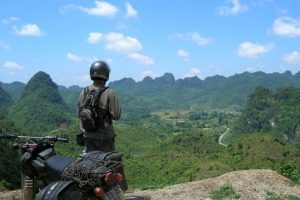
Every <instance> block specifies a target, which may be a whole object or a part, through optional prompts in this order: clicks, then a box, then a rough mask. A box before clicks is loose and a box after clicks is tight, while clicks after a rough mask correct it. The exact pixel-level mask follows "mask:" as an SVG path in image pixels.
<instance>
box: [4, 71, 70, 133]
mask: <svg viewBox="0 0 300 200" xmlns="http://www.w3.org/2000/svg"><path fill="white" fill-rule="evenodd" d="M9 117H10V118H11V119H12V120H13V121H14V122H15V124H16V126H17V127H18V128H21V129H22V130H24V131H25V132H42V131H49V130H50V129H53V128H57V127H58V126H59V124H61V123H63V122H69V121H70V118H71V117H70V110H69V108H68V106H67V105H66V103H65V102H64V101H63V99H62V98H61V96H60V95H59V93H58V90H57V85H56V84H55V83H54V82H53V81H52V79H51V78H50V76H49V75H48V74H46V73H44V72H38V73H36V74H35V75H34V76H33V77H32V78H31V79H30V80H29V82H28V83H27V85H26V88H25V90H24V93H23V94H22V96H21V98H20V100H19V101H18V102H17V103H16V104H15V105H14V106H13V107H12V108H11V109H10V113H9Z"/></svg>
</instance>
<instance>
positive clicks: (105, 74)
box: [90, 61, 110, 81]
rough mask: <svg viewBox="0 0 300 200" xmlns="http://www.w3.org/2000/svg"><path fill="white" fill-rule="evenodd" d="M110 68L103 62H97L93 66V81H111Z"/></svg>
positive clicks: (91, 73) (91, 70) (91, 72)
mask: <svg viewBox="0 0 300 200" xmlns="http://www.w3.org/2000/svg"><path fill="white" fill-rule="evenodd" d="M109 73H110V68H109V66H108V65H107V64H106V63H105V62H103V61H96V62H94V63H93V64H92V65H91V68H90V76H91V79H92V80H99V79H100V80H104V81H107V80H108V79H109Z"/></svg>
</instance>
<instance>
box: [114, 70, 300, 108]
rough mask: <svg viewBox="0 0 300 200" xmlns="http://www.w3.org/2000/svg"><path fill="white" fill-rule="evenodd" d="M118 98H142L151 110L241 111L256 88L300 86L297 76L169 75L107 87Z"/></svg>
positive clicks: (122, 81) (285, 73) (286, 74)
mask: <svg viewBox="0 0 300 200" xmlns="http://www.w3.org/2000/svg"><path fill="white" fill-rule="evenodd" d="M109 86H110V87H111V88H113V89H114V90H116V91H117V92H118V93H119V94H120V96H122V95H124V94H126V95H130V96H134V97H137V96H138V97H140V98H142V99H143V100H144V101H145V102H146V103H147V105H148V108H149V109H150V110H160V109H174V108H199V107H201V108H226V107H227V108H228V107H231V108H236V107H238V108H241V107H243V106H244V104H245V102H246V98H247V96H248V95H249V94H250V93H251V92H252V91H254V89H255V88H256V87H258V86H264V87H268V88H272V89H274V88H278V87H284V86H300V80H299V73H297V74H295V75H293V74H292V73H291V72H289V71H287V72H284V73H281V74H280V73H270V74H267V73H264V72H254V73H249V72H244V73H241V74H236V75H233V76H230V77H227V78H226V77H224V76H219V75H216V76H213V77H207V78H206V79H204V80H201V79H199V78H198V77H191V78H184V79H178V80H175V78H174V76H173V75H172V74H171V73H165V74H164V75H163V76H161V77H157V78H155V79H152V78H150V77H146V78H144V79H143V80H142V81H139V82H136V81H134V80H133V79H131V78H124V79H121V80H119V81H114V82H111V83H110V84H109Z"/></svg>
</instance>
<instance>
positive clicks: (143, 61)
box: [128, 53, 154, 65]
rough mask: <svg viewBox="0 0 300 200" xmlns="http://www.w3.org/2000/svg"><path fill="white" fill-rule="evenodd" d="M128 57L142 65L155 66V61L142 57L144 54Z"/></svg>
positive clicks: (133, 54)
mask: <svg viewBox="0 0 300 200" xmlns="http://www.w3.org/2000/svg"><path fill="white" fill-rule="evenodd" d="M128 57H129V58H131V59H133V60H135V61H136V62H138V63H139V64H142V65H153V64H154V60H153V59H152V58H150V57H148V56H145V55H142V54H139V53H132V54H129V55H128Z"/></svg>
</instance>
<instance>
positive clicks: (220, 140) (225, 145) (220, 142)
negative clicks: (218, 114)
mask: <svg viewBox="0 0 300 200" xmlns="http://www.w3.org/2000/svg"><path fill="white" fill-rule="evenodd" d="M226 128H227V127H226ZM229 130H230V128H227V130H226V131H225V132H224V133H223V134H222V135H221V136H220V137H219V145H222V146H224V147H228V145H227V144H224V143H222V139H223V137H224V136H225V135H226V134H227V133H228V131H229Z"/></svg>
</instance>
